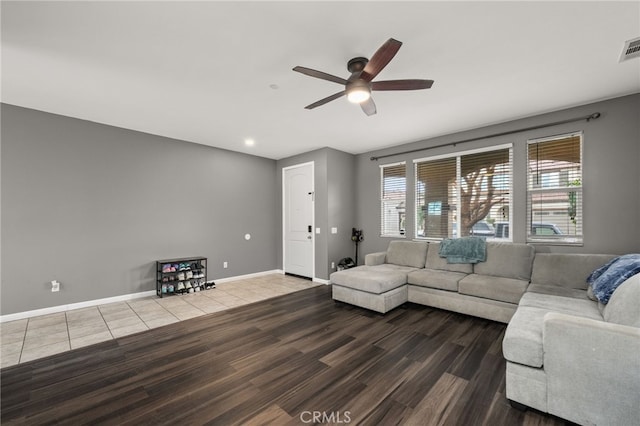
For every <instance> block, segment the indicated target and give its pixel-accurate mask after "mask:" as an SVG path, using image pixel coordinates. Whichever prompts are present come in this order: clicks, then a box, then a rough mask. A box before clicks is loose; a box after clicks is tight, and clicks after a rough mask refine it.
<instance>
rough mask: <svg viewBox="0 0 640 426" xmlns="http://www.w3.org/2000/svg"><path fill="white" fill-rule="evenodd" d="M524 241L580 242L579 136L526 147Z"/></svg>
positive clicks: (580, 186) (556, 138)
mask: <svg viewBox="0 0 640 426" xmlns="http://www.w3.org/2000/svg"><path fill="white" fill-rule="evenodd" d="M527 154H528V161H527V164H528V168H529V170H528V185H527V192H528V193H527V241H529V242H550V243H557V244H581V243H582V241H583V217H582V213H583V199H582V194H583V185H582V134H580V133H578V134H570V135H563V136H558V137H555V138H547V139H542V140H540V139H539V140H531V141H529V144H528V149H527Z"/></svg>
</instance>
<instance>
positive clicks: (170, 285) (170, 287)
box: [167, 284, 175, 293]
mask: <svg viewBox="0 0 640 426" xmlns="http://www.w3.org/2000/svg"><path fill="white" fill-rule="evenodd" d="M174 291H175V288H174V287H173V284H169V285H168V286H167V292H168V293H173V292H174Z"/></svg>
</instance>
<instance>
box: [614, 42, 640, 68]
mask: <svg viewBox="0 0 640 426" xmlns="http://www.w3.org/2000/svg"><path fill="white" fill-rule="evenodd" d="M633 58H640V37H638V38H634V39H631V40H627V41H625V42H624V48H623V49H622V54H621V55H620V61H619V62H624V61H628V60H629V59H633Z"/></svg>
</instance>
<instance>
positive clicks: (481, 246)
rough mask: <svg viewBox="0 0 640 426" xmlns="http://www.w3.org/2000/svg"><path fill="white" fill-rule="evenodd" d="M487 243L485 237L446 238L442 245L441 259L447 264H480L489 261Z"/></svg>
mask: <svg viewBox="0 0 640 426" xmlns="http://www.w3.org/2000/svg"><path fill="white" fill-rule="evenodd" d="M486 246H487V243H486V240H485V238H484V237H461V238H445V239H444V240H442V242H441V243H440V251H439V254H440V257H446V258H447V263H478V262H484V261H486V260H487V247H486Z"/></svg>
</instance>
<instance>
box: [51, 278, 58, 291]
mask: <svg viewBox="0 0 640 426" xmlns="http://www.w3.org/2000/svg"><path fill="white" fill-rule="evenodd" d="M51 291H52V292H56V291H60V283H59V282H58V281H57V280H53V281H51Z"/></svg>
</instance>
